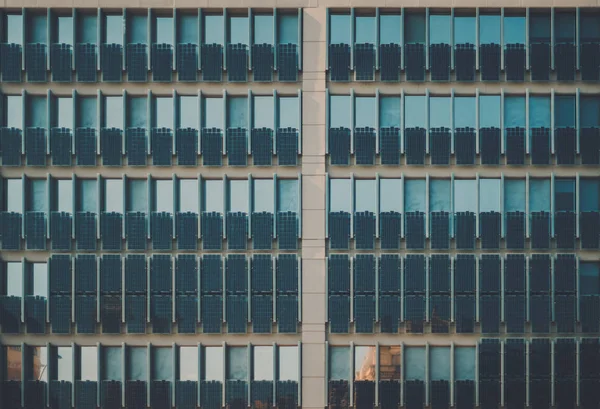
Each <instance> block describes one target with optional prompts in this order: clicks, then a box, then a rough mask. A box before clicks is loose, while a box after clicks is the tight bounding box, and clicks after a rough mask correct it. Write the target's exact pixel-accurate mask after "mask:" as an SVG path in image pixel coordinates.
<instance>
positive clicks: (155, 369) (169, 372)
mask: <svg viewBox="0 0 600 409" xmlns="http://www.w3.org/2000/svg"><path fill="white" fill-rule="evenodd" d="M151 351H152V379H153V380H155V381H171V379H173V349H172V348H170V347H161V348H152V350H151Z"/></svg>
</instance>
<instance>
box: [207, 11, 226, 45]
mask: <svg viewBox="0 0 600 409" xmlns="http://www.w3.org/2000/svg"><path fill="white" fill-rule="evenodd" d="M224 34H225V33H224V31H223V16H222V15H221V14H207V15H205V16H204V43H205V44H221V45H223V44H224V43H225V41H224V39H223V36H224Z"/></svg>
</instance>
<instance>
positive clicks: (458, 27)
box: [454, 16, 476, 44]
mask: <svg viewBox="0 0 600 409" xmlns="http://www.w3.org/2000/svg"><path fill="white" fill-rule="evenodd" d="M475 33H476V30H475V17H472V16H457V17H454V43H455V44H475Z"/></svg>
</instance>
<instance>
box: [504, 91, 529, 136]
mask: <svg viewBox="0 0 600 409" xmlns="http://www.w3.org/2000/svg"><path fill="white" fill-rule="evenodd" d="M525 124H526V119H525V97H524V96H520V95H509V96H508V95H507V96H506V97H504V128H524V127H525Z"/></svg>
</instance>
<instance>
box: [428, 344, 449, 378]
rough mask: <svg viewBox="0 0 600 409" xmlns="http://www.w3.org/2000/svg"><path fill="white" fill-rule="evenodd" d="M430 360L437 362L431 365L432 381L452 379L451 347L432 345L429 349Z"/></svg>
mask: <svg viewBox="0 0 600 409" xmlns="http://www.w3.org/2000/svg"><path fill="white" fill-rule="evenodd" d="M429 359H430V360H431V361H430V362H432V363H435V364H432V365H430V370H431V375H430V379H431V380H432V381H449V380H450V347H431V349H430V350H429Z"/></svg>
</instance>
